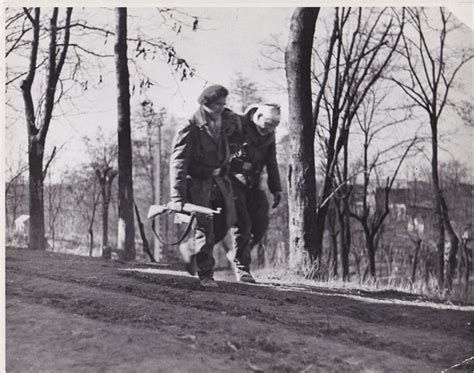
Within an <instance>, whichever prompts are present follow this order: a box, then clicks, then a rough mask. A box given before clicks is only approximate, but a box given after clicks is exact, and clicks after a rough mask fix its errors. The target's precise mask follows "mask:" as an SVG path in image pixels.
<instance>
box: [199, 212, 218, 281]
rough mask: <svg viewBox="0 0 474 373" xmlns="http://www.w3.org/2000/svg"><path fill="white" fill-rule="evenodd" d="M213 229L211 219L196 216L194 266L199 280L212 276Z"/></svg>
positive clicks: (213, 263) (200, 215)
mask: <svg viewBox="0 0 474 373" xmlns="http://www.w3.org/2000/svg"><path fill="white" fill-rule="evenodd" d="M214 241H215V240H214V227H213V222H212V219H211V218H209V217H207V216H205V215H203V214H196V221H195V222H194V245H195V249H196V257H195V258H196V265H197V269H198V276H199V278H201V279H202V278H205V277H207V278H212V277H213V275H214V265H215V260H214V256H213V248H214Z"/></svg>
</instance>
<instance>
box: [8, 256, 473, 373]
mask: <svg viewBox="0 0 474 373" xmlns="http://www.w3.org/2000/svg"><path fill="white" fill-rule="evenodd" d="M143 267H144V266H143V265H140V264H125V263H118V262H112V261H103V260H101V259H95V258H85V257H77V256H71V255H60V254H53V253H46V252H32V251H28V250H26V249H13V248H8V249H7V250H6V316H7V327H6V336H7V345H6V348H7V371H8V372H22V373H24V372H346V371H348V372H349V371H350V372H354V371H356V372H440V371H441V370H443V369H446V368H448V367H451V366H452V365H454V364H456V363H459V362H461V361H463V360H464V359H466V358H468V357H469V356H474V352H473V341H474V327H473V320H472V315H473V313H472V311H468V310H466V309H464V310H453V309H435V308H432V307H426V306H423V304H422V303H421V302H419V301H416V299H415V297H411V296H403V295H401V294H386V293H378V294H377V293H376V294H371V295H370V296H369V295H366V294H362V295H363V296H361V297H354V294H349V293H346V292H341V291H339V292H336V291H330V290H327V289H321V288H306V289H304V290H301V289H300V290H297V289H296V288H291V287H289V288H288V287H284V286H272V285H271V284H264V285H258V286H255V285H244V284H237V283H233V282H219V284H220V287H219V288H218V289H216V290H214V289H213V290H202V289H200V287H199V285H198V282H197V280H196V279H194V278H191V277H189V276H186V275H184V274H183V275H181V276H179V275H174V274H163V273H159V274H157V273H154V272H153V271H150V272H146V271H145V272H143V271H138V270H141V269H143ZM394 296H395V297H396V298H397V299H401V298H406V299H408V300H413V302H412V303H411V304H408V305H407V304H391V303H390V302H388V301H390V298H393V297H394ZM384 299H385V301H384V302H381V300H384ZM464 370H465V371H472V366H471V368H470V369H467V368H466V369H464ZM456 371H463V370H456Z"/></svg>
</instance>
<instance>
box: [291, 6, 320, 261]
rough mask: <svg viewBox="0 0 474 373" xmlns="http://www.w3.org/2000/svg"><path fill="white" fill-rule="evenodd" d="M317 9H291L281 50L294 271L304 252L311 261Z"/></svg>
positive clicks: (313, 258)
mask: <svg viewBox="0 0 474 373" xmlns="http://www.w3.org/2000/svg"><path fill="white" fill-rule="evenodd" d="M318 14H319V8H297V9H295V10H294V12H293V15H292V18H291V24H290V36H289V39H288V45H287V47H286V51H285V68H286V79H287V82H288V96H289V121H288V127H289V133H290V143H291V159H290V161H289V167H288V199H289V203H288V205H289V231H290V266H291V267H293V268H297V267H298V265H299V264H300V263H301V261H302V260H303V256H304V254H305V253H307V254H309V257H310V260H311V261H312V262H315V261H316V260H317V259H318V258H319V253H318V252H317V251H316V248H315V241H316V231H315V229H316V228H315V226H316V221H315V215H314V211H315V210H316V178H315V165H314V131H315V129H314V125H313V117H312V115H311V114H312V102H311V55H312V48H313V38H314V30H315V27H316V20H317V18H318Z"/></svg>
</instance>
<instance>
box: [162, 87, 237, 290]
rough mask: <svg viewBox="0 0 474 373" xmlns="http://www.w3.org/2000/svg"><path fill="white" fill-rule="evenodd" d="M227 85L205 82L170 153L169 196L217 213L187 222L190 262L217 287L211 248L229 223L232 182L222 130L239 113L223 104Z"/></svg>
mask: <svg viewBox="0 0 474 373" xmlns="http://www.w3.org/2000/svg"><path fill="white" fill-rule="evenodd" d="M227 95H228V91H227V89H226V88H224V87H222V86H220V85H212V86H210V87H208V88H206V89H205V90H204V91H203V92H202V94H201V95H200V96H199V99H198V102H199V104H200V107H199V109H198V110H197V111H196V113H195V114H194V115H193V116H192V118H191V119H190V120H189V121H188V123H186V125H185V126H184V127H183V128H181V129H179V130H178V132H177V134H176V137H175V139H174V142H173V148H172V152H171V158H170V182H171V184H170V190H171V192H170V193H171V195H170V197H171V200H172V201H173V202H176V203H186V202H189V203H193V204H196V205H200V206H204V207H210V208H213V209H216V208H218V207H220V208H222V213H221V214H218V215H214V217H213V218H209V217H207V216H204V215H202V214H197V215H196V220H195V223H194V226H193V229H194V240H195V242H194V243H195V248H194V255H192V257H191V262H192V263H193V262H195V265H196V266H197V273H198V276H199V279H200V281H201V285H202V286H205V287H217V283H216V282H215V281H214V279H213V275H214V266H215V260H214V256H213V248H214V245H215V244H216V243H218V242H219V241H221V240H222V239H223V238H224V237H225V235H226V233H227V232H228V230H229V229H230V227H231V226H232V225H233V224H234V223H235V220H236V212H235V205H234V201H233V194H232V184H231V181H230V179H229V176H228V171H229V165H230V156H231V153H230V148H229V141H228V136H229V135H230V134H231V133H232V132H233V131H234V129H235V128H236V126H238V121H239V118H238V116H237V115H236V114H234V113H233V112H232V111H231V110H229V109H227V108H225V104H226V97H227Z"/></svg>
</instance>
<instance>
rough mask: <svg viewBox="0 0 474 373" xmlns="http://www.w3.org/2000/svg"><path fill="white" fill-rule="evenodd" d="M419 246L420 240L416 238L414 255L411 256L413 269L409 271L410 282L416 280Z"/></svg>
mask: <svg viewBox="0 0 474 373" xmlns="http://www.w3.org/2000/svg"><path fill="white" fill-rule="evenodd" d="M420 247H421V240H420V239H417V240H416V247H415V257H414V258H413V269H412V271H411V282H412V283H414V282H415V280H416V267H417V265H418V253H419V252H420Z"/></svg>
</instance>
